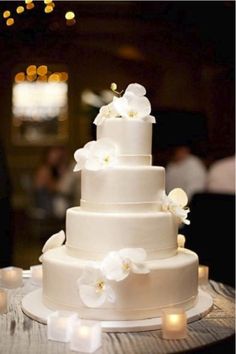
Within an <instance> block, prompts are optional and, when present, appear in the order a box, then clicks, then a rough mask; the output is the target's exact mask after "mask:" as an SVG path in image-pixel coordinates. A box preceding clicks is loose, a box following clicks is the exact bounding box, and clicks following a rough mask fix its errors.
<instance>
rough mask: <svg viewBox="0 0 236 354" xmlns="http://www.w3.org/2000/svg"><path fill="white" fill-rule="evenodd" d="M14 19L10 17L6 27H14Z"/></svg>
mask: <svg viewBox="0 0 236 354" xmlns="http://www.w3.org/2000/svg"><path fill="white" fill-rule="evenodd" d="M14 22H15V21H14V18H12V17H9V18H8V19H7V21H6V25H7V26H12V25H14Z"/></svg>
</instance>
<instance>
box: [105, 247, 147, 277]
mask: <svg viewBox="0 0 236 354" xmlns="http://www.w3.org/2000/svg"><path fill="white" fill-rule="evenodd" d="M146 256H147V255H146V252H145V250H144V249H143V248H123V249H121V250H119V251H114V252H110V253H108V255H107V256H106V257H105V258H104V260H103V262H102V265H101V270H102V272H103V274H104V275H105V276H106V278H107V279H109V280H115V281H121V280H124V279H125V278H126V277H127V276H128V275H129V274H130V273H131V272H133V273H137V274H147V273H149V272H150V270H149V269H148V267H147V266H146V264H145V263H144V261H145V259H146Z"/></svg>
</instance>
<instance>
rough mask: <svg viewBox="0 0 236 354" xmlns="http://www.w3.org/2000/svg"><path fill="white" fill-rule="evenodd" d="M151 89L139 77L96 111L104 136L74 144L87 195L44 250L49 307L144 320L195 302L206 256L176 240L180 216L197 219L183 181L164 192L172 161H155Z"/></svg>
mask: <svg viewBox="0 0 236 354" xmlns="http://www.w3.org/2000/svg"><path fill="white" fill-rule="evenodd" d="M114 91H115V90H114ZM145 95H146V90H145V88H144V87H143V86H141V85H139V84H130V85H129V86H128V87H127V89H126V90H125V92H124V93H123V95H122V94H119V93H118V94H117V95H114V99H113V101H112V102H111V103H110V104H108V105H106V106H103V107H101V109H100V112H99V114H98V116H97V117H96V119H95V121H94V123H95V124H96V125H97V140H96V141H92V142H90V143H88V144H86V145H85V146H84V148H82V149H79V150H77V151H76V152H75V160H76V165H75V173H77V172H76V171H79V170H81V183H82V186H81V204H80V206H76V207H73V208H70V209H68V210H67V215H66V232H65V233H64V232H63V231H61V232H59V233H58V234H55V235H53V236H52V237H51V238H50V239H49V240H48V241H47V242H46V244H45V246H44V248H43V255H42V257H41V259H42V263H43V303H44V305H46V306H47V307H48V308H50V309H53V310H56V309H57V310H59V309H64V310H72V311H76V312H78V314H79V316H80V317H81V318H89V319H99V320H137V319H147V318H152V317H158V316H160V315H161V311H162V310H163V309H164V308H166V307H172V306H175V307H182V308H184V309H186V310H187V309H189V308H191V307H193V306H194V303H195V301H196V298H197V295H198V257H197V255H196V254H195V253H193V252H192V251H189V250H187V249H185V248H178V245H177V235H178V228H179V226H180V225H181V223H182V222H184V223H186V224H187V223H189V221H188V220H187V213H188V208H187V206H186V204H187V196H186V194H185V193H184V191H183V190H181V189H179V188H176V189H174V190H173V191H171V192H170V193H169V195H166V193H165V170H164V168H163V167H157V166H152V157H151V144H152V124H154V123H155V118H154V117H153V116H151V115H150V113H151V105H150V102H149V100H148V99H147V97H146V96H145ZM65 235H66V236H65ZM65 240H66V241H65ZM64 241H65V244H64V245H63V243H64Z"/></svg>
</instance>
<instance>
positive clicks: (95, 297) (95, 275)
mask: <svg viewBox="0 0 236 354" xmlns="http://www.w3.org/2000/svg"><path fill="white" fill-rule="evenodd" d="M77 285H78V289H79V295H80V299H81V301H82V302H83V303H84V304H85V305H86V306H87V307H93V308H95V307H100V306H102V305H103V304H104V303H105V302H106V301H108V302H115V293H114V291H113V289H112V288H111V286H110V285H109V284H107V279H106V278H105V277H104V275H103V274H102V273H101V271H100V269H99V268H97V266H96V265H93V262H89V263H88V264H87V265H86V267H85V268H84V271H83V274H82V276H81V277H80V278H79V279H78V280H77Z"/></svg>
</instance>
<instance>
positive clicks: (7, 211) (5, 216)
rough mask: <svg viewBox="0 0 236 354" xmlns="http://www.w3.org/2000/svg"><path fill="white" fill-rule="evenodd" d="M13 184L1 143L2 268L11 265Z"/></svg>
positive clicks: (0, 222)
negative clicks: (11, 184)
mask: <svg viewBox="0 0 236 354" xmlns="http://www.w3.org/2000/svg"><path fill="white" fill-rule="evenodd" d="M10 198H11V186H10V178H9V174H8V168H7V163H6V157H5V154H4V150H3V147H2V145H1V144H0V215H1V216H0V220H1V221H0V268H1V267H6V266H9V265H11V254H12V240H11V232H10V231H11V228H10V218H11V203H10Z"/></svg>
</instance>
